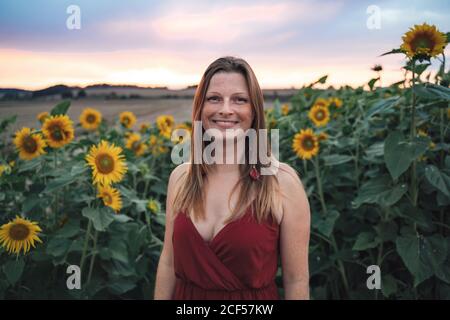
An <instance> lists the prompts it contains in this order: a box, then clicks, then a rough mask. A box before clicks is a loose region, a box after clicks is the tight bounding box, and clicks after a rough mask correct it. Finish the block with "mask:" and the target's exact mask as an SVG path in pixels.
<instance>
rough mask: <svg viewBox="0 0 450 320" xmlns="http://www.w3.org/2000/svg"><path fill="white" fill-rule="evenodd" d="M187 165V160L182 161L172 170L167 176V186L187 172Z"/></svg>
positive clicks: (174, 182)
mask: <svg viewBox="0 0 450 320" xmlns="http://www.w3.org/2000/svg"><path fill="white" fill-rule="evenodd" d="M189 166H190V163H189V162H184V163H182V164H179V165H178V166H176V167H175V168H174V169H173V170H172V172H171V173H170V177H169V187H170V186H173V185H175V184H177V183H178V182H179V180H180V178H181V177H182V176H184V175H185V174H186V173H187V172H188V169H189Z"/></svg>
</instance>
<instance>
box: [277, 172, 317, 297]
mask: <svg viewBox="0 0 450 320" xmlns="http://www.w3.org/2000/svg"><path fill="white" fill-rule="evenodd" d="M280 169H281V170H279V175H278V177H279V182H280V188H281V192H282V194H283V218H282V220H281V228H280V230H281V234H280V250H281V263H282V271H283V286H284V292H285V299H286V300H297V299H309V267H308V251H309V236H310V215H311V213H310V209H309V202H308V197H307V195H306V192H305V190H304V188H303V184H302V183H301V181H300V179H299V177H298V175H297V173H296V172H295V170H294V169H292V168H291V167H290V166H289V165H287V164H280Z"/></svg>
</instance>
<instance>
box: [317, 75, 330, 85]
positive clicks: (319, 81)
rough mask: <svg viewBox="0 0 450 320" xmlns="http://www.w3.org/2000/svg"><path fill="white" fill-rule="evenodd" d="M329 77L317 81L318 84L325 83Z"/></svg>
mask: <svg viewBox="0 0 450 320" xmlns="http://www.w3.org/2000/svg"><path fill="white" fill-rule="evenodd" d="M327 78H328V75H326V76H323V77H321V78H320V79H319V80H317V81H316V83H322V84H323V83H325V82H326V81H327Z"/></svg>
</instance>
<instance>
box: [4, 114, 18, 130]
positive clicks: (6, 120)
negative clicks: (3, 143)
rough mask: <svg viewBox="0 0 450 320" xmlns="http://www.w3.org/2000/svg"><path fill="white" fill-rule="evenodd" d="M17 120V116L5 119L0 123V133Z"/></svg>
mask: <svg viewBox="0 0 450 320" xmlns="http://www.w3.org/2000/svg"><path fill="white" fill-rule="evenodd" d="M16 120H17V115H14V116H10V117H7V118H5V119H3V120H2V121H1V122H0V133H2V132H3V131H5V130H6V128H8V127H9V125H11V124H13V123H14V122H16Z"/></svg>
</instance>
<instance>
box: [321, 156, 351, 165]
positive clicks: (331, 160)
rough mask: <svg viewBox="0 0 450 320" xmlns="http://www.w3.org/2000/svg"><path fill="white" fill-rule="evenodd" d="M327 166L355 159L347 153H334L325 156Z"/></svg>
mask: <svg viewBox="0 0 450 320" xmlns="http://www.w3.org/2000/svg"><path fill="white" fill-rule="evenodd" d="M323 159H324V161H325V165H326V166H335V165H338V164H342V163H346V162H348V161H351V160H352V159H353V157H352V156H348V155H345V154H333V155H328V156H324V157H323Z"/></svg>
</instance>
